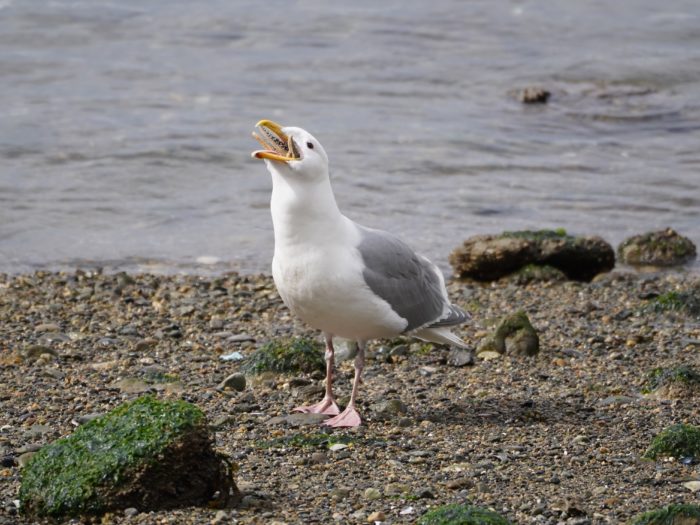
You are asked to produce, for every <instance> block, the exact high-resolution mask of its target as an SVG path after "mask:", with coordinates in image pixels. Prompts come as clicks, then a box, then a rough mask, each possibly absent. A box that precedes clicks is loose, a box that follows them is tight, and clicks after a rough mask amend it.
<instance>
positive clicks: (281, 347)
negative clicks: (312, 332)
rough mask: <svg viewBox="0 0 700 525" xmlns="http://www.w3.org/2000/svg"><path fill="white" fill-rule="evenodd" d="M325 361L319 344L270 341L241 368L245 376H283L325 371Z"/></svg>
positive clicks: (301, 341) (303, 341)
mask: <svg viewBox="0 0 700 525" xmlns="http://www.w3.org/2000/svg"><path fill="white" fill-rule="evenodd" d="M325 369H326V361H325V358H324V356H323V348H322V347H321V345H320V344H318V343H315V342H313V341H311V340H309V339H303V338H300V339H292V340H281V341H270V342H269V343H267V344H266V345H264V346H263V347H261V348H260V349H258V350H256V351H255V352H254V353H253V354H252V355H251V356H250V357H249V358H248V359H247V360H246V361H245V363H244V364H243V365H242V366H241V370H242V371H243V372H245V373H246V374H253V375H255V374H261V373H263V372H275V373H284V374H297V373H300V372H306V373H311V372H315V371H317V370H318V371H321V372H323V371H325Z"/></svg>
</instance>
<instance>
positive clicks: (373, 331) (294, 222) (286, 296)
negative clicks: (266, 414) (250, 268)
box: [252, 120, 469, 427]
mask: <svg viewBox="0 0 700 525" xmlns="http://www.w3.org/2000/svg"><path fill="white" fill-rule="evenodd" d="M253 137H254V138H255V139H256V140H257V141H258V142H259V143H260V144H261V145H262V146H263V148H264V149H262V150H257V151H254V152H253V153H252V156H253V157H254V158H257V159H263V160H264V161H265V164H266V166H267V169H268V171H269V172H270V174H271V175H272V197H271V199H270V210H271V213H272V224H273V229H274V239H275V250H274V256H273V259H272V276H273V279H274V281H275V286H276V287H277V290H278V292H279V294H280V296H281V297H282V300H283V301H284V303H285V304H286V305H287V307H288V308H289V310H290V311H291V312H292V314H293V315H295V316H297V317H299V318H300V319H301V320H302V321H304V322H305V323H307V324H308V325H310V326H311V327H313V328H315V329H318V330H320V331H321V332H322V333H323V336H324V339H325V345H326V349H325V361H326V390H325V395H324V396H323V399H322V400H321V401H320V402H318V403H316V404H314V405H308V406H300V407H297V408H295V409H294V410H295V411H299V412H306V413H318V414H325V415H328V416H332V417H331V418H330V419H326V420H325V421H324V424H325V425H328V426H331V427H356V426H358V425H360V424H361V421H362V420H361V418H360V415H359V413H358V411H357V407H356V401H357V395H358V390H359V385H360V381H361V377H362V371H363V369H364V363H365V347H366V344H367V342H368V341H370V340H373V339H384V338H392V337H396V336H398V335H409V336H412V337H416V338H418V339H421V340H424V341H431V342H435V343H442V344H447V345H455V346H457V347H460V348H467V344H466V343H465V342H464V341H462V340H461V339H460V338H459V337H458V336H457V335H455V334H454V333H452V332H451V331H450V327H452V326H455V325H459V324H461V323H464V322H465V321H467V319H469V315H468V314H467V313H466V312H465V311H463V310H462V309H460V308H458V307H457V306H455V305H453V304H451V303H450V300H449V299H448V297H447V289H446V288H445V279H444V277H443V275H442V273H441V272H440V270H439V269H438V267H437V266H435V264H433V263H432V262H430V261H429V260H428V259H427V258H425V257H423V256H422V255H419V254H417V253H415V252H414V251H413V250H412V249H411V248H410V247H409V246H408V245H407V244H405V243H404V242H403V241H401V240H400V239H399V238H398V237H396V236H394V235H392V234H390V233H387V232H385V231H382V230H376V229H372V228H367V227H365V226H361V225H360V224H357V223H356V222H353V221H352V220H350V219H349V218H347V217H346V216H345V215H343V214H342V213H341V211H340V209H338V205H337V204H336V201H335V196H334V194H333V190H332V188H331V179H330V175H329V169H328V155H327V154H326V151H325V150H324V149H323V146H322V145H321V143H320V142H319V141H318V140H317V139H316V138H314V137H313V135H311V134H310V133H309V132H307V131H305V130H303V129H301V128H298V127H282V126H280V125H279V124H277V123H275V122H272V121H270V120H261V121H260V122H258V123H257V125H256V130H255V132H253ZM334 337H340V338H344V339H348V340H351V341H353V342H354V345H355V347H356V348H355V349H356V355H355V362H354V365H355V377H354V379H353V383H352V393H351V395H350V401H349V403H348V405H347V407H346V408H345V410H343V411H342V412H340V409H339V408H338V405H337V404H336V401H335V398H334V397H333V367H334V348H333V338H334Z"/></svg>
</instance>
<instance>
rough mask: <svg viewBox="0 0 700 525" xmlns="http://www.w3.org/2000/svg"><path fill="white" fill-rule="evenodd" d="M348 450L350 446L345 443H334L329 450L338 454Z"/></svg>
mask: <svg viewBox="0 0 700 525" xmlns="http://www.w3.org/2000/svg"><path fill="white" fill-rule="evenodd" d="M346 448H348V446H347V445H346V444H345V443H334V444H332V445H331V446H330V447H328V450H330V451H331V452H338V451H340V450H343V449H346Z"/></svg>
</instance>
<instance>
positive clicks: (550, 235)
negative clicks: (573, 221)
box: [501, 228, 575, 241]
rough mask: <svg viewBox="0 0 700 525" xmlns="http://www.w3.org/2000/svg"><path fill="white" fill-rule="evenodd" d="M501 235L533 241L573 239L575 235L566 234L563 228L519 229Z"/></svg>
mask: <svg viewBox="0 0 700 525" xmlns="http://www.w3.org/2000/svg"><path fill="white" fill-rule="evenodd" d="M501 237H511V238H515V239H529V240H533V241H543V240H545V239H566V240H567V241H569V240H570V241H573V240H574V239H575V237H572V236H571V235H567V233H566V230H565V229H564V228H557V229H555V230H520V231H514V232H512V231H504V232H503V233H501Z"/></svg>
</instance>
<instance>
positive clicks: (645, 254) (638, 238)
mask: <svg viewBox="0 0 700 525" xmlns="http://www.w3.org/2000/svg"><path fill="white" fill-rule="evenodd" d="M617 254H618V257H619V258H620V260H621V261H622V262H624V263H625V264H630V265H633V266H678V265H680V264H685V263H687V262H689V261H692V260H693V259H695V257H696V256H697V250H696V248H695V245H694V244H693V242H692V241H691V240H690V239H688V238H687V237H683V236H682V235H679V234H678V233H677V232H676V231H675V230H672V229H671V228H666V229H665V230H662V231H657V232H650V233H645V234H642V235H635V236H633V237H630V238H629V239H627V240H625V241H623V242H622V243H621V244H620V245H619V246H618V247H617Z"/></svg>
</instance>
